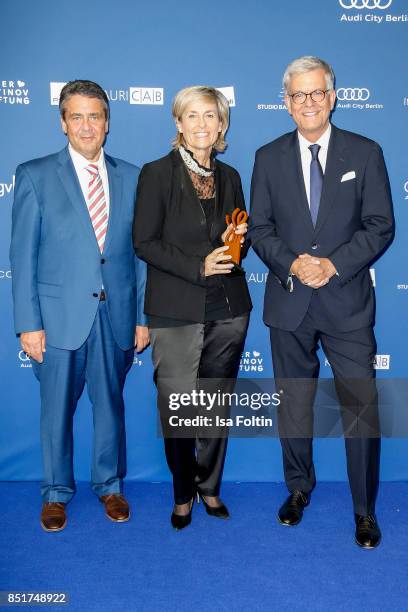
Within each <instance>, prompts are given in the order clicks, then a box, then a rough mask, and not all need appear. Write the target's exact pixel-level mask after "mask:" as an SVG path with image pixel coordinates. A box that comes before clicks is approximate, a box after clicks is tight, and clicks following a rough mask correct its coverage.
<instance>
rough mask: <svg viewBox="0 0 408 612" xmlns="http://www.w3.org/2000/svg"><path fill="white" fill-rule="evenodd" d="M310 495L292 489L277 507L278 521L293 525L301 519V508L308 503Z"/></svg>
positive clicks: (288, 525) (282, 523)
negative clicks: (283, 501)
mask: <svg viewBox="0 0 408 612" xmlns="http://www.w3.org/2000/svg"><path fill="white" fill-rule="evenodd" d="M309 500H310V496H309V495H308V494H307V493H303V491H293V493H291V494H290V495H289V497H288V499H287V500H286V501H285V503H284V504H283V505H282V506H281V507H280V508H279V512H278V521H279V522H280V523H281V525H286V526H287V527H293V526H294V525H298V524H299V523H300V521H301V520H302V516H303V510H304V508H306V506H308V505H309Z"/></svg>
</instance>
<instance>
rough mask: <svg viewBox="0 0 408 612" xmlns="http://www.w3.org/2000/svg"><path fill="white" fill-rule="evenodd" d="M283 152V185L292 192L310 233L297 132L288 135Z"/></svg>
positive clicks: (307, 204)
mask: <svg viewBox="0 0 408 612" xmlns="http://www.w3.org/2000/svg"><path fill="white" fill-rule="evenodd" d="M282 152H283V154H284V155H283V157H282V160H283V169H282V170H283V173H284V176H285V184H286V185H288V189H289V190H290V191H291V192H292V195H293V199H294V201H295V202H296V205H297V210H298V212H299V214H301V215H302V217H303V220H304V223H305V224H306V225H307V226H309V229H311V230H312V231H313V230H314V228H313V223H312V217H311V216H310V208H309V203H308V201H307V195H306V188H305V181H304V178H303V169H302V161H301V157H300V147H299V138H298V135H297V130H295V131H294V132H292V133H291V134H290V135H289V138H288V140H287V141H286V143H285V144H284V145H283V147H282Z"/></svg>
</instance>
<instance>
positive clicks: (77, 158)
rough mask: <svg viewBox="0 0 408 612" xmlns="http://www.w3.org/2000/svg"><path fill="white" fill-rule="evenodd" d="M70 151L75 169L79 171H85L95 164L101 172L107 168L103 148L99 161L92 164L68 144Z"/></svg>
mask: <svg viewBox="0 0 408 612" xmlns="http://www.w3.org/2000/svg"><path fill="white" fill-rule="evenodd" d="M68 151H69V154H70V156H71V159H72V161H73V164H74V166H75V168H76V169H77V170H78V169H79V168H81V169H85V168H86V167H87V166H89V164H95V166H98V170H99V171H101V170H103V169H104V168H105V154H104V152H103V147H102V148H101V153H100V155H99V159H98V161H95V162H90V161H89V159H86V157H84V156H83V155H81V153H78V151H75V149H74V148H73V146H72V145H71V143H69V144H68Z"/></svg>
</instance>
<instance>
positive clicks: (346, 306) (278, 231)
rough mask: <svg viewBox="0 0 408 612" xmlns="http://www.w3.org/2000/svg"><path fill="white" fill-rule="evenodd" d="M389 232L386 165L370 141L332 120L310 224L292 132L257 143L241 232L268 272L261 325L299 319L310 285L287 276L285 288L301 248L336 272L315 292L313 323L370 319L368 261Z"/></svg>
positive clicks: (293, 324) (334, 325)
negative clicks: (325, 259)
mask: <svg viewBox="0 0 408 612" xmlns="http://www.w3.org/2000/svg"><path fill="white" fill-rule="evenodd" d="M347 178H348V179H349V180H344V179H347ZM342 179H343V180H342ZM393 230H394V220H393V212H392V202H391V193H390V186H389V181H388V176H387V170H386V167H385V163H384V159H383V155H382V151H381V148H380V147H379V145H378V144H377V143H375V142H374V141H372V140H369V139H368V138H364V137H363V136H360V135H358V134H354V133H352V132H346V131H345V130H340V129H338V128H336V127H335V126H334V125H332V132H331V136H330V142H329V149H328V154H327V162H326V170H325V174H324V180H323V191H322V196H321V201H320V207H319V214H318V218H317V223H316V227H313V224H312V220H311V216H310V210H309V205H308V201H307V196H306V190H305V185H304V179H303V172H302V165H301V159H300V148H299V141H298V136H297V131H294V132H291V133H289V134H285V135H284V136H281V137H280V138H278V139H277V140H275V141H273V142H271V143H269V144H267V145H265V146H264V147H262V148H261V149H259V150H258V151H257V154H256V159H255V166H254V171H253V175H252V187H251V219H250V223H249V232H248V234H249V238H250V240H251V244H252V246H253V248H254V250H255V251H256V253H257V254H258V255H259V257H260V258H261V259H262V261H263V262H264V263H265V264H266V265H267V266H268V268H269V270H270V274H269V276H268V280H267V284H266V290H265V302H264V321H265V323H266V324H267V325H271V326H273V327H277V328H280V329H285V330H288V331H293V330H295V329H296V328H297V327H298V325H299V324H300V323H301V321H302V320H303V317H304V316H305V314H306V312H307V310H308V307H309V303H310V300H311V297H312V293H313V291H314V290H313V289H312V288H311V287H307V286H306V285H303V284H302V283H301V282H300V281H298V279H296V278H294V279H293V283H294V285H293V292H289V291H288V287H287V279H288V273H289V269H290V266H291V265H292V263H293V261H294V260H295V259H296V257H297V256H298V255H300V254H301V253H309V254H311V255H314V256H317V257H319V256H320V257H328V258H329V259H330V260H331V261H332V263H333V264H334V266H335V267H336V270H337V272H338V276H333V277H332V278H331V279H330V281H329V283H328V284H327V285H325V286H324V287H321V288H320V289H318V290H316V300H315V302H314V303H315V305H316V307H317V308H318V317H319V322H320V323H321V324H322V325H323V326H325V327H326V328H327V329H334V330H336V329H337V330H339V331H351V330H353V329H359V328H362V327H366V326H370V325H372V324H373V322H374V291H373V287H372V283H371V279H370V275H369V266H370V264H371V263H372V262H373V260H374V259H375V258H377V257H378V256H379V255H380V254H381V253H382V251H383V250H384V249H385V248H386V246H387V245H388V244H389V242H390V241H391V239H392V236H393Z"/></svg>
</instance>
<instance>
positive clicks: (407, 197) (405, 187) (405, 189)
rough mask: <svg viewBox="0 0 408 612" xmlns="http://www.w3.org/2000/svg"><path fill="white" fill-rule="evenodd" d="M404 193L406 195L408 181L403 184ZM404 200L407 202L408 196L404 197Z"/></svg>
mask: <svg viewBox="0 0 408 612" xmlns="http://www.w3.org/2000/svg"><path fill="white" fill-rule="evenodd" d="M404 191H405V193H407V194H408V181H406V183H405V184H404ZM405 199H406V200H408V195H406V196H405Z"/></svg>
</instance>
